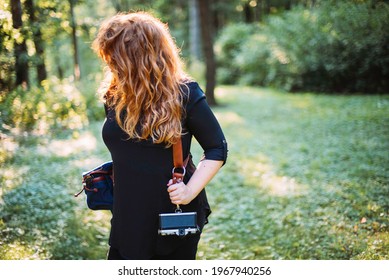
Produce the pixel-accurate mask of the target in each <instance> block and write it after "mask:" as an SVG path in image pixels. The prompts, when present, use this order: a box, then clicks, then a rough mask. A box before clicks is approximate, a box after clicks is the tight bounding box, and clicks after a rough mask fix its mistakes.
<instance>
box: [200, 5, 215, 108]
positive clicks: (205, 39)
mask: <svg viewBox="0 0 389 280" xmlns="http://www.w3.org/2000/svg"><path fill="white" fill-rule="evenodd" d="M197 1H198V5H199V12H200V13H199V14H200V20H201V37H202V46H203V54H204V58H205V66H206V72H205V78H206V87H205V95H206V96H207V101H208V103H209V105H216V99H215V86H216V61H215V53H214V51H213V28H212V24H211V23H212V22H213V20H212V14H213V13H211V6H210V3H209V2H210V1H209V0H197Z"/></svg>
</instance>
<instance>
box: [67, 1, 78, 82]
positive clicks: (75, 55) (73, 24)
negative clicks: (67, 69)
mask: <svg viewBox="0 0 389 280" xmlns="http://www.w3.org/2000/svg"><path fill="white" fill-rule="evenodd" d="M74 2H75V0H69V3H70V24H71V27H72V42H73V60H74V78H75V80H76V81H79V80H80V78H81V72H80V62H79V55H78V46H77V34H76V21H75V19H74Z"/></svg>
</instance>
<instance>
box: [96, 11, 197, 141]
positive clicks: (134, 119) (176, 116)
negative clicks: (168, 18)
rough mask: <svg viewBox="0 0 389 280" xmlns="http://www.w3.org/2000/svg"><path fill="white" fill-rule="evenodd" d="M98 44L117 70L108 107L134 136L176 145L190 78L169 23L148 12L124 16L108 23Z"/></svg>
mask: <svg viewBox="0 0 389 280" xmlns="http://www.w3.org/2000/svg"><path fill="white" fill-rule="evenodd" d="M93 47H94V49H95V51H96V52H97V54H98V55H99V56H100V57H101V58H102V59H103V61H104V62H106V63H107V65H108V67H109V70H110V72H111V78H110V79H111V80H110V85H109V89H108V90H107V91H106V102H107V105H108V106H111V107H113V108H114V109H115V114H116V120H117V122H118V124H119V126H120V127H121V128H122V129H123V130H124V131H125V132H126V133H127V134H128V135H129V138H134V139H140V140H142V139H149V138H151V139H152V140H153V142H154V143H166V144H167V146H170V145H171V144H173V143H174V142H175V139H177V138H178V137H181V133H182V129H181V118H182V114H183V111H182V108H183V106H182V101H183V98H182V95H183V94H184V93H183V91H182V85H184V84H185V82H186V81H188V80H189V77H188V76H187V74H186V73H185V72H184V70H183V63H182V61H181V59H180V56H179V53H180V52H179V49H178V48H177V46H176V44H175V42H174V40H173V38H172V36H171V34H170V32H169V29H168V26H167V25H166V24H164V23H162V22H161V21H160V20H159V19H157V18H156V17H154V16H152V15H151V14H149V13H145V12H136V13H128V14H118V15H116V16H114V17H112V18H110V19H108V20H107V21H105V22H103V24H102V25H101V27H100V29H99V32H98V34H97V38H96V39H95V41H94V42H93Z"/></svg>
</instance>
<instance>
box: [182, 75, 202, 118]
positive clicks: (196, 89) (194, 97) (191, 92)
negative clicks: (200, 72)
mask: <svg viewBox="0 0 389 280" xmlns="http://www.w3.org/2000/svg"><path fill="white" fill-rule="evenodd" d="M184 92H185V99H186V100H185V101H186V102H185V104H186V110H187V111H189V110H190V109H191V108H192V107H193V106H194V105H195V104H196V103H197V102H199V101H200V100H202V99H205V94H204V92H203V90H202V89H201V88H200V86H199V84H198V83H197V82H195V81H189V82H186V83H185V84H184Z"/></svg>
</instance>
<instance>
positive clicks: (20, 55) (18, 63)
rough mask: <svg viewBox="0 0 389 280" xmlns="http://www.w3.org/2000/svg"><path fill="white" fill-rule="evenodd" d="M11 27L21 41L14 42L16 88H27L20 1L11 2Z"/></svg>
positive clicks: (26, 59)
mask: <svg viewBox="0 0 389 280" xmlns="http://www.w3.org/2000/svg"><path fill="white" fill-rule="evenodd" d="M11 13H12V26H13V28H14V29H17V30H18V32H20V33H21V34H22V41H21V42H17V40H14V55H15V72H16V86H19V85H23V86H24V87H27V86H28V54H27V45H26V38H25V36H24V34H23V31H22V26H23V22H22V5H21V3H20V0H11Z"/></svg>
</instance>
